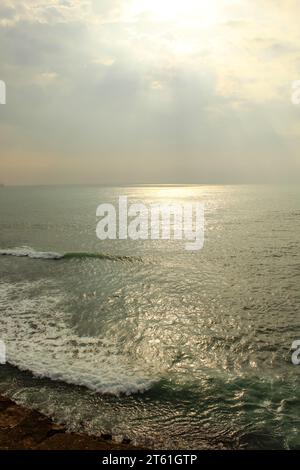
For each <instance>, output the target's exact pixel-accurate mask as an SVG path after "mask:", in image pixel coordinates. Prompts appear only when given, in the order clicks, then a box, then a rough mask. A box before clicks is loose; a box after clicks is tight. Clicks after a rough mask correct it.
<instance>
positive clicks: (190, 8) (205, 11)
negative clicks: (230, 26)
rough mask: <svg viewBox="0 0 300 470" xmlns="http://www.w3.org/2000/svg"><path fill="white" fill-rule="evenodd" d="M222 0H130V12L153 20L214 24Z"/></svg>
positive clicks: (203, 24)
mask: <svg viewBox="0 0 300 470" xmlns="http://www.w3.org/2000/svg"><path fill="white" fill-rule="evenodd" d="M222 3H224V0H132V3H131V14H132V15H133V16H134V17H138V18H141V17H144V18H145V19H146V20H149V21H155V22H172V23H187V22H188V23H191V22H192V23H196V24H199V25H201V26H204V27H205V26H209V25H211V24H215V23H216V22H217V21H218V20H219V18H220V13H221V9H222Z"/></svg>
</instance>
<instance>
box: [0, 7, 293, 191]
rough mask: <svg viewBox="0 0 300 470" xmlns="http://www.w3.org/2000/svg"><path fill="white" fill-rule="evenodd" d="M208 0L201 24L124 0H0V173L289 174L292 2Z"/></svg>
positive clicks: (122, 177)
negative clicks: (138, 8) (0, 99)
mask: <svg viewBox="0 0 300 470" xmlns="http://www.w3.org/2000/svg"><path fill="white" fill-rule="evenodd" d="M213 3H214V4H215V5H217V6H219V10H218V15H216V18H217V19H216V21H215V22H211V23H210V24H209V25H208V24H207V23H206V22H201V21H202V20H201V18H200V17H199V18H198V16H197V15H193V14H192V12H191V14H190V17H189V16H188V15H187V14H186V15H185V16H186V18H185V21H181V20H180V19H179V20H178V21H175V20H174V18H173V19H172V21H164V22H162V21H156V20H154V19H153V15H152V16H151V15H144V14H139V15H137V14H134V13H132V11H133V12H134V10H132V9H131V8H129V7H130V5H131V4H132V2H131V0H128V1H127V0H124V1H123V0H122V1H120V0H109V1H108V0H107V1H104V0H102V1H95V0H94V1H91V0H80V1H79V0H64V1H62V0H61V1H59V0H51V1H43V0H31V1H24V2H19V1H13V0H2V2H1V6H0V53H1V57H2V60H1V66H0V67H1V69H0V79H2V80H5V82H6V84H7V88H8V103H7V105H6V106H5V107H1V109H0V135H1V142H2V148H1V153H2V156H1V157H0V158H1V160H0V167H1V175H3V176H1V180H2V179H3V180H5V182H8V183H9V182H12V183H18V182H22V181H23V180H24V181H25V180H26V182H27V183H29V182H56V181H57V180H58V179H59V180H60V182H64V181H67V182H72V181H73V182H80V181H83V180H84V181H83V182H89V181H90V182H98V181H99V182H133V181H136V182H139V181H140V182H151V181H153V180H155V181H156V182H164V181H165V182H172V181H173V182H180V180H182V181H187V182H188V181H191V182H197V181H200V182H201V181H212V182H213V181H214V180H216V181H224V182H231V181H234V182H238V181H248V180H251V181H252V180H253V181H254V180H257V179H260V180H264V179H265V180H276V179H280V178H281V177H282V176H284V175H285V177H286V175H288V174H293V175H294V177H295V178H299V179H300V168H299V159H298V158H297V155H298V149H299V145H300V140H299V139H300V135H299V132H298V129H299V125H298V123H299V118H300V108H296V107H295V106H293V105H292V104H291V99H290V96H291V84H292V82H293V81H294V80H297V79H300V46H299V44H300V32H299V28H298V24H297V23H298V21H297V15H296V14H295V12H298V11H299V13H300V7H299V5H298V2H294V1H293V0H287V1H283V0H278V1H272V2H271V1H267V0H262V2H258V1H253V0H252V1H251V2H250V1H248V0H245V1H238V0H236V1H229V2H225V1H223V0H214V1H213V0H212V4H213ZM188 4H189V2H187V5H188ZM191 4H192V3H191ZM149 5H150V3H149ZM199 5H200V3H199ZM203 5H205V4H204V3H203ZM203 11H205V10H203ZM187 13H188V12H187ZM154 16H155V15H154ZM187 18H188V19H187ZM28 161H30V164H28ZM11 162H13V164H14V165H18V169H19V170H18V172H15V173H14V172H13V171H12V163H11Z"/></svg>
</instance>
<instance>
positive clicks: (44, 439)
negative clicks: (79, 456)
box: [0, 396, 135, 450]
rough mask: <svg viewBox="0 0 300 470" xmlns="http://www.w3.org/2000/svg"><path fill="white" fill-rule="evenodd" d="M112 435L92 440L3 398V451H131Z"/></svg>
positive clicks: (0, 438)
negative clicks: (117, 441)
mask: <svg viewBox="0 0 300 470" xmlns="http://www.w3.org/2000/svg"><path fill="white" fill-rule="evenodd" d="M130 449H132V450H133V449H135V447H134V446H132V445H131V444H130V442H122V443H116V442H114V441H112V437H111V436H110V435H102V436H101V437H92V436H87V435H84V434H76V433H69V432H68V431H67V429H66V427H65V426H63V425H57V424H55V423H53V421H52V420H51V419H49V418H47V417H46V416H44V415H42V414H41V413H39V412H37V411H34V410H30V409H28V408H24V407H23V406H20V405H17V404H16V403H14V402H12V401H11V400H10V399H9V398H6V397H3V396H0V450H130Z"/></svg>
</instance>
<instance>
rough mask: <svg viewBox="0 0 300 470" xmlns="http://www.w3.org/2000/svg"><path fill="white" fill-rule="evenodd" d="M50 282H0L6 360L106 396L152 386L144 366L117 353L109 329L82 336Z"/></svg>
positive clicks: (0, 326) (1, 333) (0, 329)
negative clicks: (64, 309)
mask: <svg viewBox="0 0 300 470" xmlns="http://www.w3.org/2000/svg"><path fill="white" fill-rule="evenodd" d="M63 299H64V296H63V294H62V292H60V291H59V290H58V289H57V288H55V286H51V285H50V283H49V282H46V284H45V281H37V282H31V283H29V282H22V283H16V284H10V283H0V314H1V313H3V315H1V317H2V319H1V323H0V338H1V339H2V340H4V341H5V344H6V348H7V362H8V363H10V364H12V365H14V366H16V367H18V368H19V369H21V370H27V371H30V372H31V373H32V374H34V375H35V376H38V377H47V378H50V379H52V380H59V381H63V382H66V383H69V384H75V385H82V386H85V387H87V388H89V389H91V390H93V391H95V392H98V393H102V394H113V395H120V394H126V395H129V394H132V393H137V392H143V391H145V390H147V389H149V388H150V387H151V385H152V383H153V382H152V380H151V379H150V378H149V377H148V374H147V373H146V372H145V369H144V368H143V367H142V365H138V364H136V363H135V361H133V360H132V359H131V358H130V357H129V356H128V355H126V354H125V353H124V352H123V351H122V350H120V349H118V348H117V346H116V344H115V341H114V340H113V337H112V336H111V335H110V334H109V331H107V332H106V333H105V334H104V335H103V336H102V337H82V336H79V335H78V334H77V332H76V331H75V330H73V329H72V326H71V325H72V321H71V320H72V315H71V314H70V313H68V312H66V311H63V310H62V306H61V305H60V303H61V301H62V300H63Z"/></svg>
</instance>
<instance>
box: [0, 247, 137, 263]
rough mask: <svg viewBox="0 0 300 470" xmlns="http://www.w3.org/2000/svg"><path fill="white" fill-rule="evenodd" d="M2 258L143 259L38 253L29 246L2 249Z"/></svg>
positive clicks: (75, 253)
mask: <svg viewBox="0 0 300 470" xmlns="http://www.w3.org/2000/svg"><path fill="white" fill-rule="evenodd" d="M0 256H16V257H27V258H32V259H47V260H66V259H84V258H94V259H104V260H110V261H129V262H134V261H142V259H141V258H139V257H135V256H126V255H110V254H106V253H90V252H70V253H63V254H60V253H56V252H52V251H36V250H35V249H33V248H30V247H28V246H22V247H17V248H11V249H1V250H0Z"/></svg>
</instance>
